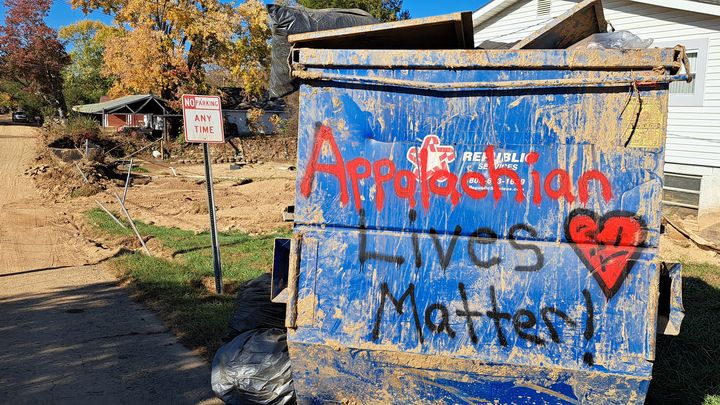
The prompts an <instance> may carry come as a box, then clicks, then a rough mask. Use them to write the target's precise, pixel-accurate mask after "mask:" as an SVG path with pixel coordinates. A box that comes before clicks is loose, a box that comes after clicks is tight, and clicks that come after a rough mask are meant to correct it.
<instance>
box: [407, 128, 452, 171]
mask: <svg viewBox="0 0 720 405" xmlns="http://www.w3.org/2000/svg"><path fill="white" fill-rule="evenodd" d="M423 152H427V157H426V160H425V173H426V174H425V175H426V176H427V177H428V178H429V177H430V176H432V174H433V173H435V172H436V171H438V170H445V171H449V164H450V163H451V162H453V161H454V160H455V148H454V147H453V146H451V145H442V144H441V143H440V138H438V136H437V135H427V136H426V137H425V139H423V141H422V145H421V146H420V148H418V147H417V146H413V147H412V148H410V149H408V152H407V159H408V160H409V161H410V163H412V165H413V167H414V169H413V173H414V174H415V177H417V178H418V179H420V164H421V163H420V160H421V159H420V156H421V154H422V153H423ZM440 181H442V180H440Z"/></svg>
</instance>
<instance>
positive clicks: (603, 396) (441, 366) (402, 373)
mask: <svg viewBox="0 0 720 405" xmlns="http://www.w3.org/2000/svg"><path fill="white" fill-rule="evenodd" d="M289 333H291V334H292V331H291V332H289ZM323 344H324V346H322V345H312V344H311V345H308V344H303V345H299V346H297V347H296V346H294V345H291V346H290V355H291V357H295V356H303V357H309V358H312V359H314V361H313V363H312V364H313V368H312V369H305V368H303V369H299V370H295V371H296V372H299V373H306V374H305V375H306V378H304V379H302V380H300V381H296V382H295V384H303V385H305V384H308V381H311V382H312V381H314V382H316V383H315V384H312V385H308V386H305V387H303V388H305V389H306V390H307V391H305V392H312V393H316V394H319V393H322V394H323V395H324V396H325V398H327V399H328V400H330V398H332V400H333V401H334V402H339V403H344V404H351V403H352V404H354V403H358V404H362V403H409V402H415V403H417V401H418V398H423V396H422V395H419V393H422V392H425V391H426V386H427V385H432V386H435V387H437V388H440V391H444V392H445V395H444V396H443V397H440V398H436V399H435V401H434V402H433V403H438V402H440V403H452V402H455V401H457V398H460V397H461V398H463V400H464V401H466V402H468V403H494V402H495V401H492V400H489V399H488V398H485V397H479V396H475V397H467V396H466V395H467V393H461V391H459V390H457V389H456V388H454V387H453V386H451V385H448V384H440V383H439V381H448V380H457V381H461V382H464V383H472V382H473V379H474V378H477V377H476V376H484V377H487V376H492V379H493V380H495V381H505V382H507V383H509V384H512V385H513V386H515V387H518V388H527V389H530V390H533V391H535V392H537V393H542V394H546V395H549V396H551V397H553V398H555V400H557V401H565V402H567V403H586V402H587V403H596V402H605V401H606V400H607V398H615V397H616V395H617V394H619V391H618V390H619V389H626V387H624V386H623V387H620V388H618V387H607V386H606V384H603V381H602V379H603V378H604V373H600V372H595V373H583V374H577V375H570V377H569V378H568V379H567V380H566V381H565V384H568V385H571V386H573V388H574V394H575V396H576V397H577V398H581V400H577V399H574V398H572V397H569V396H568V395H565V394H563V393H561V392H558V391H556V389H557V384H554V383H551V381H556V380H557V379H558V378H559V377H560V376H561V375H562V374H563V373H565V372H566V370H562V369H560V368H558V367H548V368H545V369H543V372H542V374H543V377H544V378H543V379H542V380H544V381H547V384H548V386H543V385H541V383H538V382H536V381H537V379H536V378H535V377H531V376H533V375H535V373H537V367H539V366H540V364H538V363H536V364H530V365H528V366H527V367H526V368H525V369H523V370H524V371H525V372H524V373H523V372H521V371H519V370H518V369H517V368H512V367H508V366H504V365H501V364H494V365H487V364H483V363H479V362H476V361H473V360H472V359H466V358H462V357H450V356H442V355H422V354H415V353H407V352H397V351H396V349H395V348H391V349H390V350H381V349H377V348H376V349H373V350H372V351H370V352H365V351H364V350H365V349H361V348H356V347H350V348H349V347H347V346H346V345H344V344H342V343H340V342H327V343H323ZM356 359H357V360H361V361H357V362H356V361H354V360H356ZM303 365H304V363H303ZM385 370H388V371H385ZM377 374H379V375H380V376H381V377H380V378H379V379H378V380H377V382H376V384H377V385H375V386H374V387H373V389H369V390H368V389H364V390H355V389H352V388H351V387H352V386H353V384H355V383H357V382H359V381H357V380H353V379H352V378H351V380H350V381H349V382H348V381H347V380H346V379H347V377H348V376H361V375H377ZM356 378H358V379H359V378H362V377H356ZM628 379H636V380H639V381H642V380H645V381H647V378H638V377H636V376H628ZM542 380H541V381H542ZM338 384H340V385H338ZM345 384H349V385H345ZM601 387H602V388H601ZM553 388H555V389H553ZM348 392H352V393H353V394H351V395H348ZM637 399H638V396H637V394H635V393H634V394H633V395H631V396H630V402H631V403H634V402H635V401H637ZM427 403H430V402H427Z"/></svg>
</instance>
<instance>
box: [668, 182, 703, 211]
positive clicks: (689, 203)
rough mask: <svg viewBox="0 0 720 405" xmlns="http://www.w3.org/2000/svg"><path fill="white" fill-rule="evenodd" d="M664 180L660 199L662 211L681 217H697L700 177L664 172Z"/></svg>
mask: <svg viewBox="0 0 720 405" xmlns="http://www.w3.org/2000/svg"><path fill="white" fill-rule="evenodd" d="M664 179H665V183H664V185H663V199H662V202H663V206H664V210H667V211H669V212H675V213H678V214H681V216H684V215H685V214H690V215H697V211H698V209H699V207H700V185H701V183H702V176H694V175H689V174H680V173H667V172H666V173H665V178H664Z"/></svg>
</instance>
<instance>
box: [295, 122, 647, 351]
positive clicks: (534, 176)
mask: <svg viewBox="0 0 720 405" xmlns="http://www.w3.org/2000/svg"><path fill="white" fill-rule="evenodd" d="M405 158H406V159H407V161H409V162H410V163H411V164H412V166H413V167H412V170H406V169H401V168H399V164H400V163H398V166H396V164H395V162H393V160H392V157H388V158H380V159H378V160H375V161H370V160H368V159H366V158H364V157H356V158H354V159H352V160H349V161H346V160H345V157H344V156H343V154H342V153H341V151H340V148H339V147H338V144H337V142H336V140H335V137H334V135H333V131H332V129H331V128H329V127H327V126H320V127H319V129H318V130H317V133H316V136H315V139H314V144H313V145H312V149H311V155H310V157H309V160H308V163H307V165H306V170H305V172H304V173H303V175H302V177H301V179H300V193H301V195H303V196H304V197H305V198H309V197H310V195H311V194H312V192H313V184H314V182H315V178H316V176H317V175H318V174H323V175H325V176H328V178H329V179H334V180H335V181H336V182H337V185H338V186H339V194H340V195H339V200H340V203H341V205H342V206H343V207H348V206H349V205H350V200H352V204H353V205H354V208H355V209H356V210H357V212H358V216H359V228H360V231H359V232H358V238H359V243H358V245H359V246H358V261H359V262H360V264H361V265H364V264H365V263H366V262H368V261H379V262H385V263H390V264H393V265H396V266H402V265H406V263H409V265H414V266H415V267H416V268H421V267H422V265H423V263H424V262H425V261H426V260H435V261H436V262H437V263H438V267H439V268H440V269H441V270H442V271H443V272H445V271H448V268H450V266H451V264H452V263H453V261H454V260H464V261H465V260H466V261H468V262H470V263H472V264H474V265H475V266H476V267H477V268H479V269H490V268H493V267H495V266H500V265H501V264H503V262H504V260H505V259H506V258H504V257H502V256H501V253H500V252H501V251H500V250H492V249H491V250H487V246H488V245H492V244H495V243H498V242H499V241H501V240H503V239H506V240H507V241H508V244H509V245H510V247H511V248H512V249H513V250H514V252H515V253H521V252H522V253H523V254H524V255H525V256H524V257H525V259H524V260H521V261H518V263H517V264H515V265H514V267H513V268H512V270H513V271H515V272H529V273H533V272H538V271H540V270H541V269H543V267H544V266H545V257H544V253H543V249H542V247H541V246H540V245H539V244H538V243H533V242H532V241H528V240H521V239H525V238H528V237H530V238H532V239H537V237H538V232H537V230H536V229H535V228H533V226H531V225H529V224H526V223H518V224H514V225H512V226H510V227H509V229H508V231H507V234H506V235H498V233H497V232H496V231H495V230H493V229H491V228H488V227H478V228H473V229H472V230H468V229H465V230H463V227H462V226H461V225H456V226H455V227H454V229H453V228H452V227H448V230H452V233H450V234H448V235H440V234H439V233H438V232H437V231H436V230H435V229H433V228H429V229H428V230H427V233H418V232H410V238H409V243H410V244H411V246H409V247H410V248H411V249H401V248H399V247H398V246H395V247H394V248H393V249H392V252H390V251H383V249H386V248H387V245H385V244H382V245H379V246H374V243H373V240H372V238H369V237H368V233H367V227H366V218H365V216H366V208H370V207H366V206H364V205H363V204H368V203H367V202H366V200H365V198H364V196H363V191H364V189H365V188H369V189H370V190H371V194H370V196H371V197H374V205H375V207H374V208H375V209H376V210H377V212H378V213H379V212H381V211H382V210H383V208H384V206H385V203H386V194H388V193H394V194H395V196H396V197H397V198H399V199H403V200H406V201H407V203H408V211H407V218H408V220H409V222H410V223H411V224H412V223H414V222H415V221H416V220H417V217H418V211H417V209H416V206H417V205H420V206H421V207H422V209H424V210H425V211H428V210H429V208H430V198H431V197H441V198H445V199H447V201H449V202H450V203H451V204H452V206H453V207H454V206H456V205H457V204H458V203H459V202H460V201H461V200H462V199H472V200H481V199H485V198H492V199H493V200H494V201H495V203H497V202H498V201H499V200H500V199H502V198H508V197H510V198H512V197H514V198H513V199H514V200H515V201H516V202H518V203H523V202H525V201H531V202H532V203H533V204H535V205H537V206H540V205H541V203H542V202H543V200H544V199H551V200H556V201H565V202H567V203H578V204H579V205H581V206H583V207H584V206H586V205H587V203H588V201H589V199H590V196H589V193H590V190H591V185H597V186H599V187H598V188H593V190H598V191H599V196H600V197H601V198H602V200H603V201H605V202H606V203H607V202H609V201H610V200H611V199H612V198H613V190H612V187H611V184H610V181H609V180H608V178H607V176H606V175H605V174H604V173H602V172H601V171H599V170H595V169H589V170H585V171H583V172H580V173H578V174H579V175H577V177H576V178H577V180H576V181H575V182H573V176H571V174H570V173H569V172H568V171H567V170H565V169H563V168H560V167H557V168H550V169H549V170H548V171H547V173H544V175H543V173H540V172H539V171H538V170H535V169H534V165H535V164H536V163H538V162H539V161H540V159H541V155H540V154H539V153H538V152H534V151H528V152H521V153H508V152H502V151H500V152H496V150H495V147H494V146H493V145H486V146H485V149H484V150H483V151H472V152H463V153H462V162H463V166H464V168H467V167H468V166H471V164H472V165H474V166H475V167H471V169H470V170H467V171H465V172H464V173H463V174H456V173H453V172H452V171H451V167H450V166H451V163H453V162H454V161H456V160H457V159H458V158H459V156H458V155H457V152H456V150H455V148H454V146H452V145H443V144H442V142H441V140H440V138H439V137H437V136H436V135H428V136H426V137H425V138H424V139H423V141H422V143H421V144H420V146H413V147H411V148H409V149H408V151H407V154H406V155H405ZM405 163H406V164H407V162H405ZM466 164H467V166H466ZM520 164H524V165H527V168H528V172H527V173H528V176H527V177H528V178H521V174H520V172H519V171H518V167H519V165H520ZM475 168H476V169H477V170H473V169H475ZM478 170H481V171H482V172H481V171H478ZM508 185H511V187H508ZM373 193H374V194H373ZM513 193H514V195H513ZM528 194H530V195H528ZM645 229H646V228H645V224H644V222H643V221H642V219H641V218H640V217H639V216H637V215H635V214H633V213H630V212H625V211H613V212H610V213H607V214H604V215H601V214H597V213H595V212H592V211H590V210H587V209H585V208H578V209H575V210H573V211H572V212H571V213H570V214H569V216H568V217H567V218H566V220H565V222H564V232H565V239H566V240H567V241H568V242H570V244H571V246H572V248H573V250H574V252H575V254H576V255H577V256H578V257H579V259H580V261H581V262H582V263H583V264H584V266H585V267H586V268H587V270H588V271H589V272H590V273H591V274H592V276H593V278H594V280H595V282H596V283H597V284H598V286H599V287H600V289H601V290H602V292H603V294H604V296H605V297H606V299H607V300H608V301H609V300H610V299H611V298H612V297H613V296H614V295H615V294H616V293H617V292H618V290H619V289H620V288H621V286H622V284H623V282H624V280H625V279H626V277H627V275H628V274H629V272H630V271H631V269H632V268H633V266H634V265H635V261H636V260H637V259H638V257H639V255H640V252H641V249H642V248H643V245H644V243H645V238H646V230H645ZM421 235H422V236H423V237H429V238H430V240H431V242H432V247H433V248H430V250H429V251H427V250H422V249H420V242H419V241H420V237H421ZM461 235H469V236H467V237H463V238H462V239H461ZM461 240H462V243H459V242H460V241H461ZM443 241H445V242H443ZM483 246H484V247H485V250H484V253H483V254H478V251H483V250H482V249H483ZM403 252H412V257H406V256H405V255H403ZM487 252H490V253H487ZM528 254H530V256H528ZM428 256H431V257H428ZM578 270H579V271H584V270H583V269H582V268H579V269H578ZM417 291H418V287H416V285H415V284H413V283H409V284H408V285H407V288H405V289H404V290H402V289H400V290H398V291H391V289H390V287H389V285H388V284H387V283H386V282H383V283H382V284H381V289H380V303H379V306H378V307H377V308H376V312H375V313H374V318H373V321H372V322H373V323H372V335H371V337H372V340H373V341H378V340H380V339H381V335H382V334H381V328H382V325H383V322H382V320H383V316H384V314H386V313H387V311H388V310H390V311H392V309H393V308H394V310H395V312H396V313H397V314H400V315H406V316H409V318H408V319H411V322H412V324H413V325H414V329H415V334H416V336H417V340H418V342H419V343H421V344H422V343H423V342H424V341H425V339H426V337H427V333H425V332H426V331H429V333H431V334H433V335H441V334H444V335H447V337H448V338H450V339H456V338H457V337H458V336H459V335H460V333H461V330H460V329H461V328H460V327H458V325H463V324H464V328H465V329H466V330H467V332H466V333H467V336H468V337H469V339H470V341H472V342H473V343H474V344H477V343H478V342H479V338H478V332H477V331H478V329H477V328H476V326H477V324H478V322H481V321H483V320H484V322H490V323H491V325H492V327H493V329H494V332H495V336H496V338H495V339H496V341H497V344H499V345H500V346H503V347H504V346H507V345H508V340H509V336H510V334H514V335H515V336H516V337H517V338H518V339H520V340H523V341H526V342H529V344H530V345H533V346H547V345H551V344H562V343H563V331H567V330H575V331H578V332H581V333H582V336H583V338H584V339H585V341H590V340H591V339H592V338H593V335H594V333H595V332H594V331H595V329H594V307H593V302H592V296H591V292H590V291H589V290H588V289H583V290H582V291H581V292H582V295H580V294H578V298H577V299H578V303H573V302H567V301H565V302H563V304H562V305H559V306H553V305H545V306H542V307H539V308H536V309H531V308H501V306H500V303H499V300H498V292H497V291H496V288H495V286H494V285H488V286H487V300H486V301H487V303H486V305H485V306H484V307H481V306H477V307H476V306H473V305H471V302H475V301H473V300H471V299H470V298H469V297H468V295H467V291H466V288H465V285H464V284H463V283H462V282H459V283H458V288H457V291H458V295H459V297H460V299H461V302H462V305H461V306H459V305H457V307H455V306H452V305H446V304H444V303H442V302H434V303H430V304H428V305H427V306H426V307H425V308H424V312H420V310H422V309H423V308H418V306H417V302H416V294H418V292H417ZM423 296H426V295H425V294H423ZM580 301H582V302H583V303H584V308H585V311H584V312H583V313H582V314H581V315H582V316H581V317H580V318H578V317H577V315H573V316H575V318H573V317H571V316H570V315H569V314H571V313H572V312H571V310H572V308H575V307H577V305H576V304H579V303H580ZM563 305H566V306H567V307H563ZM408 310H411V311H412V313H411V314H407V311H408ZM485 330H487V329H485ZM583 362H584V363H585V364H587V365H593V364H594V357H593V354H592V353H590V352H585V353H584V355H583Z"/></svg>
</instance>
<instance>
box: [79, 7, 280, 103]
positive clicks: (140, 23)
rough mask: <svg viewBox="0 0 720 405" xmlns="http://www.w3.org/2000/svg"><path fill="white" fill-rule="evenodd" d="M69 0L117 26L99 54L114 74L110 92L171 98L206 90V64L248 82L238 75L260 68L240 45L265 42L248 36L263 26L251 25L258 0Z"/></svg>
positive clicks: (107, 72)
mask: <svg viewBox="0 0 720 405" xmlns="http://www.w3.org/2000/svg"><path fill="white" fill-rule="evenodd" d="M71 2H72V5H73V7H76V8H82V9H83V10H84V11H85V12H89V11H92V10H102V11H104V12H106V13H108V14H112V15H114V18H115V25H116V26H118V27H121V28H120V32H118V34H117V35H115V36H114V37H112V38H110V39H108V41H107V43H106V49H105V54H104V74H105V75H106V76H112V77H114V78H115V81H114V83H113V86H112V88H111V95H115V96H118V95H125V94H128V93H154V94H158V95H161V96H162V97H164V98H167V99H171V100H172V99H177V97H178V96H179V94H180V93H183V92H206V91H208V90H209V88H208V86H207V83H206V81H205V73H206V67H207V66H208V65H217V66H226V67H227V69H229V70H231V71H233V72H235V73H236V74H237V76H238V77H239V78H240V81H241V82H243V83H248V84H249V85H250V86H251V87H252V85H253V83H254V82H253V81H252V80H247V79H243V78H242V77H243V75H245V74H248V73H249V72H254V73H252V74H259V73H260V72H258V69H257V66H256V64H257V63H256V62H257V60H258V58H257V57H256V54H255V51H254V50H248V49H246V48H247V47H249V46H254V44H256V43H258V41H259V42H260V43H263V41H264V43H263V46H267V44H266V42H267V38H265V39H264V40H263V39H259V40H258V39H257V38H249V36H250V35H261V34H262V32H263V30H262V29H256V28H255V24H258V21H260V18H256V17H255V15H256V10H264V5H263V4H262V3H261V2H260V1H259V0H248V1H246V2H245V3H244V4H243V5H241V6H240V7H234V6H233V5H232V4H228V3H225V2H222V1H220V0H153V1H145V0H71ZM247 19H252V21H248V20H247ZM262 24H263V25H267V23H266V20H265V21H263V23H262ZM231 53H232V54H231ZM261 53H262V52H261ZM248 60H250V62H248ZM240 65H242V67H238V66H240Z"/></svg>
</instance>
